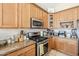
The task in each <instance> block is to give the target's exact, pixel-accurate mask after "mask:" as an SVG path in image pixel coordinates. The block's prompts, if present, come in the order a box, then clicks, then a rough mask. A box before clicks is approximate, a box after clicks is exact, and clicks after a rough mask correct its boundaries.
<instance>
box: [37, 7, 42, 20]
mask: <svg viewBox="0 0 79 59" xmlns="http://www.w3.org/2000/svg"><path fill="white" fill-rule="evenodd" d="M37 18H38V19H39V20H42V10H41V9H40V8H37Z"/></svg>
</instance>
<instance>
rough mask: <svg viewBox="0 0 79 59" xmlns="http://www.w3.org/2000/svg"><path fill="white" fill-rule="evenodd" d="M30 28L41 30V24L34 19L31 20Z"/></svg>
mask: <svg viewBox="0 0 79 59" xmlns="http://www.w3.org/2000/svg"><path fill="white" fill-rule="evenodd" d="M31 28H43V22H42V21H41V20H38V19H36V18H31Z"/></svg>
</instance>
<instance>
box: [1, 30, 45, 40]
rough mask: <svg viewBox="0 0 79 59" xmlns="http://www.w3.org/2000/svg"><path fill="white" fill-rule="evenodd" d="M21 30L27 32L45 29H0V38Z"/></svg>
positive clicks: (2, 38) (15, 33)
mask: <svg viewBox="0 0 79 59" xmlns="http://www.w3.org/2000/svg"><path fill="white" fill-rule="evenodd" d="M21 30H24V31H25V32H26V33H27V32H39V31H46V29H0V40H4V39H6V38H8V37H11V36H13V35H17V34H19V32H20V31H21Z"/></svg>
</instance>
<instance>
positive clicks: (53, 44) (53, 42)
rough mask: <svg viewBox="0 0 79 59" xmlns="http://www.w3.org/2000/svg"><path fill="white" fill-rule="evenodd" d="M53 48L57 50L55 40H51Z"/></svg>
mask: <svg viewBox="0 0 79 59" xmlns="http://www.w3.org/2000/svg"><path fill="white" fill-rule="evenodd" d="M51 47H52V48H53V49H55V38H52V39H51Z"/></svg>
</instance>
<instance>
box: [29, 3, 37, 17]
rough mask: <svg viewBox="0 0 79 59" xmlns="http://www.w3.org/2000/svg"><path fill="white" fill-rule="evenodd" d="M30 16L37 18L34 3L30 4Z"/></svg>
mask: <svg viewBox="0 0 79 59" xmlns="http://www.w3.org/2000/svg"><path fill="white" fill-rule="evenodd" d="M30 17H34V18H37V7H36V6H35V5H34V4H31V5H30Z"/></svg>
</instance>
